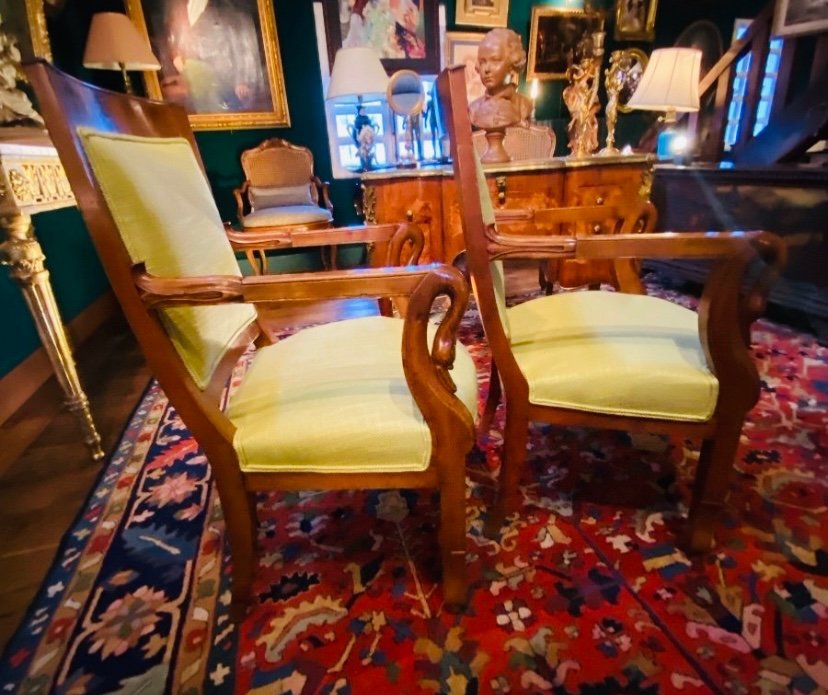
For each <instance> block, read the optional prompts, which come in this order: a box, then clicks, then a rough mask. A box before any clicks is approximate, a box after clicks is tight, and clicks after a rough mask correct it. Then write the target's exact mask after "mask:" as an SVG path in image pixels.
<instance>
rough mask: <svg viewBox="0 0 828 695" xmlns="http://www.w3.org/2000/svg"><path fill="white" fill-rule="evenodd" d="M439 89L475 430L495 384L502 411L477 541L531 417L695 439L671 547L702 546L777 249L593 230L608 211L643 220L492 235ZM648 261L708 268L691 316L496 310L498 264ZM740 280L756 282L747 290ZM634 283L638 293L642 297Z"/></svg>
mask: <svg viewBox="0 0 828 695" xmlns="http://www.w3.org/2000/svg"><path fill="white" fill-rule="evenodd" d="M438 90H439V94H440V99H441V100H442V103H443V105H444V107H445V109H446V114H447V118H448V127H449V133H450V136H451V144H452V157H453V161H454V164H453V166H454V176H455V180H456V182H457V191H458V195H459V198H460V201H459V202H460V209H461V214H462V218H463V231H464V235H465V242H466V254H467V263H468V267H469V271H470V274H471V278H472V282H473V287H474V290H475V296H476V298H477V301H478V304H479V308H480V315H481V320H482V323H483V327H484V330H485V333H486V338H487V341H488V343H489V346H490V349H491V353H492V357H493V363H494V369H493V374H492V382H491V389H490V394H489V400H488V402H487V406H486V413H485V415H484V417H483V421H482V423H481V428H487V427H488V425H489V423H490V422H491V414H492V411H493V409H494V405H496V404H497V401H498V399H499V398H500V396H501V394H500V391H501V388H502V397H503V399H504V402H505V407H506V423H505V432H504V445H503V447H504V450H503V456H502V468H501V471H500V477H499V491H498V496H497V500H496V503H495V505H494V509H493V510H492V511H491V512H490V514H489V517H488V519H487V526H486V530H487V532H488V533H490V534H496V533H497V532H498V531H499V529H500V528H501V525H502V523H503V522H504V520H505V517H506V516H507V515H510V514H512V513H514V512H516V511H518V502H519V500H518V484H519V480H520V476H521V473H522V469H523V464H524V461H525V459H526V445H527V429H528V424H529V421H530V420H541V421H546V422H550V423H554V424H556V425H560V426H564V427H567V426H579V427H597V428H608V429H618V430H626V431H629V432H652V433H661V434H668V435H674V436H681V437H693V438H698V439H701V441H702V445H701V455H700V460H699V463H698V468H697V470H696V473H695V482H694V489H693V494H692V500H691V501H690V507H689V518H688V521H687V524H686V527H685V529H686V530H685V531H684V533H683V538H682V539H681V540H682V542H683V545H684V546H685V547H686V548H688V549H690V550H702V549H706V548H708V547H709V546H710V544H711V542H712V539H713V531H714V522H715V520H716V516H717V510H718V509H719V508H720V507H721V506H722V505H723V503H724V501H725V496H726V491H727V481H728V477H729V473H730V471H731V469H732V467H733V463H734V457H735V455H736V447H737V445H738V442H739V435H740V433H741V431H742V425H743V422H744V419H745V415H746V413H747V412H748V410H749V409H750V408H751V407H752V406H753V405H754V404H755V403H756V401H757V399H758V395H759V379H758V375H757V371H756V368H755V366H754V364H753V361H752V359H751V357H750V354H749V352H748V344H749V330H750V324H751V322H752V320H753V319H754V318H755V317H756V316H757V315H758V313H759V312H761V311H762V309H763V307H764V297H765V290H766V289H767V287H768V283H769V282H770V281H771V280H772V279H773V277H775V275H776V273H777V272H778V269H779V267H780V265H781V264H782V262H783V260H784V255H785V254H784V246H783V245H782V242H781V240H780V239H779V238H778V237H776V236H775V235H772V234H768V233H765V232H744V233H742V232H733V233H694V232H687V233H663V234H653V233H640V234H628V233H620V234H603V233H602V234H595V233H592V232H590V231H589V230H592V229H593V224H599V225H606V224H607V217H608V216H609V215H616V216H617V217H618V219H617V223H618V226H620V227H622V228H623V227H624V225H628V224H629V221H628V220H627V219H624V218H625V217H628V216H630V215H632V216H634V217H635V218H637V217H639V216H641V215H644V216H645V217H646V215H647V214H648V213H647V210H646V207H647V206H645V209H644V210H637V209H636V207H635V206H631V207H630V209H627V210H625V209H615V210H608V208H606V207H605V206H595V207H588V208H580V209H562V210H554V209H550V210H543V211H534V212H531V211H530V212H527V213H525V214H527V215H535V216H536V218H539V219H543V220H544V222H545V223H547V224H549V223H550V222H555V221H562V222H571V223H575V224H576V226H580V227H581V228H583V232H582V233H580V234H575V235H572V236H563V235H560V236H540V235H534V236H533V235H530V234H524V235H520V234H505V233H502V232H500V231H499V230H498V228H497V225H496V224H495V216H494V213H493V211H492V205H491V202H490V199H489V196H488V194H487V189H486V186H485V181H484V179H483V171H482V168H481V166H480V164H479V162H478V161H477V158H476V157H475V152H474V147H473V144H472V138H471V124H470V123H469V115H468V108H467V104H466V92H465V83H464V75H463V71H462V69H460V70H458V69H455V68H449V69H447V70H445V71H443V73H442V74H441V75H440V77H439V79H438ZM627 228H628V227H627ZM646 257H662V258H666V257H670V258H695V259H698V258H707V259H713V261H714V265H713V268H712V270H711V272H710V274H709V276H708V280H707V283H706V285H705V287H704V291H703V295H702V297H701V301H700V305H699V311H698V315H697V314H696V313H695V312H693V311H691V310H690V309H686V308H684V307H681V306H678V305H677V304H674V303H671V302H669V301H667V300H666V299H661V298H659V297H654V296H647V295H646V294H629V293H625V292H613V291H600V290H599V291H593V290H589V291H578V292H563V293H557V294H552V295H549V296H544V297H540V298H536V299H532V300H529V301H527V302H524V303H522V304H518V305H516V306H514V307H511V308H507V307H506V304H505V299H504V291H505V290H504V274H503V268H502V263H501V261H502V259H504V258H531V259H540V260H544V259H552V260H563V259H584V260H595V259H603V260H610V261H613V262H616V261H618V260H627V261H630V260H632V259H637V258H646ZM749 271H750V272H749ZM754 272H755V273H757V274H756V275H752V274H751V273H754ZM746 274H749V275H750V277H751V278H753V280H755V282H754V283H753V284H751V285H749V287H748V289H747V290H745V291H744V292H743V290H742V288H743V286H744V285H743V284H744V283H746V282H747V279H748V278H746ZM632 284H633V289H634V291H643V288H639V289H638V290H636V289H635V288H636V283H634V282H633V283H632ZM638 284H639V285H640V283H638Z"/></svg>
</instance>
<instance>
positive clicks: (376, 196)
mask: <svg viewBox="0 0 828 695" xmlns="http://www.w3.org/2000/svg"><path fill="white" fill-rule="evenodd" d="M363 197H365V198H368V199H369V201H370V202H372V203H373V210H374V216H373V219H371V218H370V217H368V216H366V218H365V221H366V222H377V223H380V224H384V223H388V222H406V221H407V222H414V223H416V224H417V225H419V227H420V229H422V230H423V235H424V236H425V247H424V248H423V253H422V256H421V258H420V263H430V262H432V261H440V260H443V238H442V227H443V225H442V196H441V190H440V179H439V178H429V179H424V178H419V179H418V178H411V179H403V180H393V181H381V182H376V183H375V182H371V183H368V184H365V192H364V194H363ZM372 197H373V200H372V201H371V198H372ZM364 207H365V208H366V209H367V210H370V208H371V205H370V204H365V203H364Z"/></svg>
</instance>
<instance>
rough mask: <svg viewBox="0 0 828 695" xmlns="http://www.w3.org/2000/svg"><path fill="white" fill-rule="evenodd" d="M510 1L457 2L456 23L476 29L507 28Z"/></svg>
mask: <svg viewBox="0 0 828 695" xmlns="http://www.w3.org/2000/svg"><path fill="white" fill-rule="evenodd" d="M508 18H509V0H457V9H456V11H455V16H454V23H455V24H459V25H463V26H475V27H492V28H494V27H505V26H506V24H507V21H508Z"/></svg>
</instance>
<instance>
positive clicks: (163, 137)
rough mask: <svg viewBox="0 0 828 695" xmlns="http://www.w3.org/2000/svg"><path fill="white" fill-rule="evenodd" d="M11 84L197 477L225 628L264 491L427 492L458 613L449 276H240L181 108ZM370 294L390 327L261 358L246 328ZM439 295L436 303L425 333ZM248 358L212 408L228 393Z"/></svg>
mask: <svg viewBox="0 0 828 695" xmlns="http://www.w3.org/2000/svg"><path fill="white" fill-rule="evenodd" d="M26 71H27V74H28V77H29V79H30V81H31V84H32V86H33V88H34V90H35V92H36V94H37V97H38V101H39V103H40V104H41V109H42V114H43V117H44V119H45V121H46V125H47V127H48V129H49V133H50V135H51V138H52V141H53V142H54V144H55V146H56V148H57V150H58V153H59V155H60V158H61V160H62V162H63V165H64V167H65V169H66V172H67V175H68V178H69V181H70V184H71V186H72V189H73V191H74V193H75V196H76V198H77V200H78V205H79V207H80V210H81V213H82V215H83V217H84V220H85V222H86V225H87V227H88V229H89V232H90V234H91V236H92V239H93V241H94V243H95V246H96V248H97V250H98V253H99V255H100V258H101V260H102V263H103V265H104V268H105V270H106V272H107V275H108V277H109V279H110V282H111V284H112V288H113V290H114V292H115V295H116V297H117V299H118V301H119V303H120V305H121V307H122V309H123V311H124V314H125V315H126V317H127V320H128V321H129V324H130V326H131V328H132V330H133V332H134V333H135V335H136V338H137V339H138V342H139V344H140V346H141V348H142V351H143V353H144V356H145V358H146V360H147V362H148V363H149V365H150V368H151V369H152V371H153V373H154V375H155V377H156V378H157V379H158V382H159V383H160V385H161V387H162V388H163V389H164V392H165V393H166V395H167V396H168V397H169V400H170V402H171V403H172V404H173V406H174V407H175V408H176V410H177V412H178V414H179V415H180V417H181V418H182V420H183V421H184V423H185V425H186V426H187V427H188V428H189V430H190V432H191V433H192V435H193V436H194V437H195V439H196V441H197V442H198V444H199V445H200V447H201V449H202V450H203V451H204V454H205V455H206V457H207V459H208V460H209V463H210V467H211V470H212V475H213V480H214V481H215V484H216V487H217V490H218V493H219V497H220V500H221V505H222V508H223V512H224V519H225V523H226V529H227V534H228V538H229V543H230V549H231V553H232V599H233V609H234V614H235V615H236V616H239V615H241V614H242V613H243V612H244V609H245V606H246V602H247V600H248V597H249V596H250V594H251V589H252V587H253V585H254V579H255V569H256V538H257V529H256V494H255V493H257V492H260V491H267V490H306V489H360V490H361V489H366V488H407V487H432V488H437V489H439V491H440V529H439V536H438V538H439V546H440V550H441V559H442V564H443V599H444V601H445V602H446V603H447V604H448V605H454V606H456V605H459V604H462V603H464V601H465V598H466V583H465V557H464V548H465V512H464V493H465V486H464V481H465V471H464V460H465V455H466V453H467V452H468V451H469V450H470V448H471V446H472V444H473V440H474V425H473V418H472V415H471V413H472V412H475V410H476V390H477V380H476V373H475V367H474V364H473V362H472V360H471V358H470V356H469V354H468V353H467V351H466V350H465V349H464V348H463V346H462V345H459V344H457V343H456V341H455V334H456V330H457V327H458V324H459V321H460V318H461V317H462V314H463V311H464V308H465V304H466V299H467V295H468V290H467V289H466V285H465V283H464V281H463V279H462V277H461V276H460V275H459V273H458V272H457V271H456V270H454V269H453V268H451V267H449V266H443V265H436V264H435V265H432V266H409V267H385V268H369V269H362V270H356V271H327V272H319V273H307V274H295V275H289V274H284V275H271V276H254V277H242V276H241V273H240V270H239V267H238V264H237V262H236V259H235V256H234V253H233V248H234V247H233V246H231V242H230V241H229V240H228V237H227V236H226V235H225V233H224V230H223V226H222V222H221V220H220V217H219V213H218V210H217V208H216V205H215V202H214V201H213V198H212V195H211V193H210V187H209V185H208V182H207V178H206V176H205V174H204V170H203V165H202V162H201V158H200V156H199V153H198V150H197V147H196V145H195V140H194V138H193V134H192V131H191V130H190V126H189V122H188V119H187V114H186V112H185V111H184V109H182V108H181V107H179V106H176V105H173V104H166V103H161V102H154V101H149V100H144V99H139V98H136V97H132V96H127V95H124V94H119V93H115V92H109V91H106V90H102V89H98V88H95V87H92V86H90V85H87V84H84V83H83V82H80V81H78V80H76V79H74V78H72V77H69V76H68V75H65V74H63V73H61V72H59V71H58V70H57V69H55V68H54V67H52V66H50V65H49V64H47V63H45V62H42V61H38V62H36V63H33V64H31V65H28V66H27V67H26ZM417 231H418V230H417V229H416V228H413V227H409V226H407V225H374V226H366V227H361V228H351V229H347V230H341V229H330V230H319V231H313V230H309V231H306V232H299V233H296V234H295V236H294V235H292V234H291V233H288V232H283V233H281V235H279V234H277V233H275V232H273V231H266V232H264V233H263V235H262V239H260V242H261V243H262V244H263V245H264V243H265V241H266V240H268V239H269V240H270V241H272V242H273V243H274V244H276V245H278V246H280V247H281V248H291V247H296V246H302V245H310V244H313V243H316V244H319V243H326V244H336V243H340V242H341V241H343V240H344V241H347V242H352V241H354V240H356V241H358V242H363V243H372V242H376V243H384V244H386V245H388V246H390V247H395V248H400V247H402V246H404V245H406V242H407V241H408V242H410V241H414V242H416V241H417V239H416V236H417ZM239 234H241V235H245V233H239ZM303 235H305V236H303ZM307 235H310V237H309V238H308V237H307ZM421 242H422V240H421V239H420V243H421ZM292 245H293V246H292ZM376 295H381V296H407V297H408V298H409V304H408V311H407V314H406V316H405V318H404V319H394V318H387V317H382V316H369V317H363V318H359V319H350V320H344V321H339V322H335V323H329V324H324V325H319V326H315V327H312V328H307V329H305V330H301V331H299V332H297V333H295V334H294V335H292V336H290V337H288V338H283V339H281V340H279V341H278V342H276V343H274V344H270V341H269V339H268V336H267V333H266V331H264V330H263V326H262V325H261V316H260V314H259V312H258V311H257V307H258V306H259V305H260V304H261V303H267V304H273V303H274V302H292V301H297V300H309V299H322V298H348V297H362V296H376ZM438 295H447V296H448V297H449V300H450V302H449V307H448V310H447V313H446V314H445V318H444V319H443V320H442V322H441V323H440V324H439V325H432V324H430V322H429V311H430V308H431V305H432V302H433V301H434V299H435V298H436V297H437V296H438ZM251 346H256V347H257V348H258V349H257V350H256V351H255V353H254V354H253V355H252V357H251V359H250V364H249V368H248V369H247V371H246V372H245V374H244V376H243V378H242V380H241V384H240V385H239V386H238V387H237V388H236V389H235V390H234V391H233V392H232V393H231V394H230V396H229V403H228V404H227V406H226V408H224V409H223V408H222V394H223V391H224V389H225V387H226V385H227V382H228V378H229V376H230V374H231V372H232V371H233V369H234V367H235V365H237V363H238V361H239V359H240V358H241V357H242V355H243V354H244V353H245V352H246V351H247V350H248V349H250V348H251ZM344 532H345V533H347V529H345V531H344ZM119 590H124V591H126V590H127V589H126V588H125V587H120V589H119Z"/></svg>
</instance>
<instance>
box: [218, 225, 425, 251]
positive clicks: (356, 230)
mask: <svg viewBox="0 0 828 695" xmlns="http://www.w3.org/2000/svg"><path fill="white" fill-rule="evenodd" d="M410 226H416V225H410V224H409V223H408V222H403V223H401V224H373V225H363V226H358V227H332V228H329V229H297V230H290V229H285V228H284V227H255V228H252V229H246V230H244V231H239V230H237V229H234V228H233V227H232V226H230V225H225V227H224V231H225V233H226V234H227V238H228V239H229V240H230V245H231V246H232V247H233V249H234V250H236V251H247V250H250V249H298V248H307V247H311V246H338V245H341V244H361V243H372V242H385V241H388V242H390V241H392V240H393V238H394V236H395V235H396V234H402V235H411V234H414V235H416V233H417V232H416V231H414V232H412V231H410V230H409V229H408V227H410ZM401 228H402V229H401ZM420 234H422V232H420Z"/></svg>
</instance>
